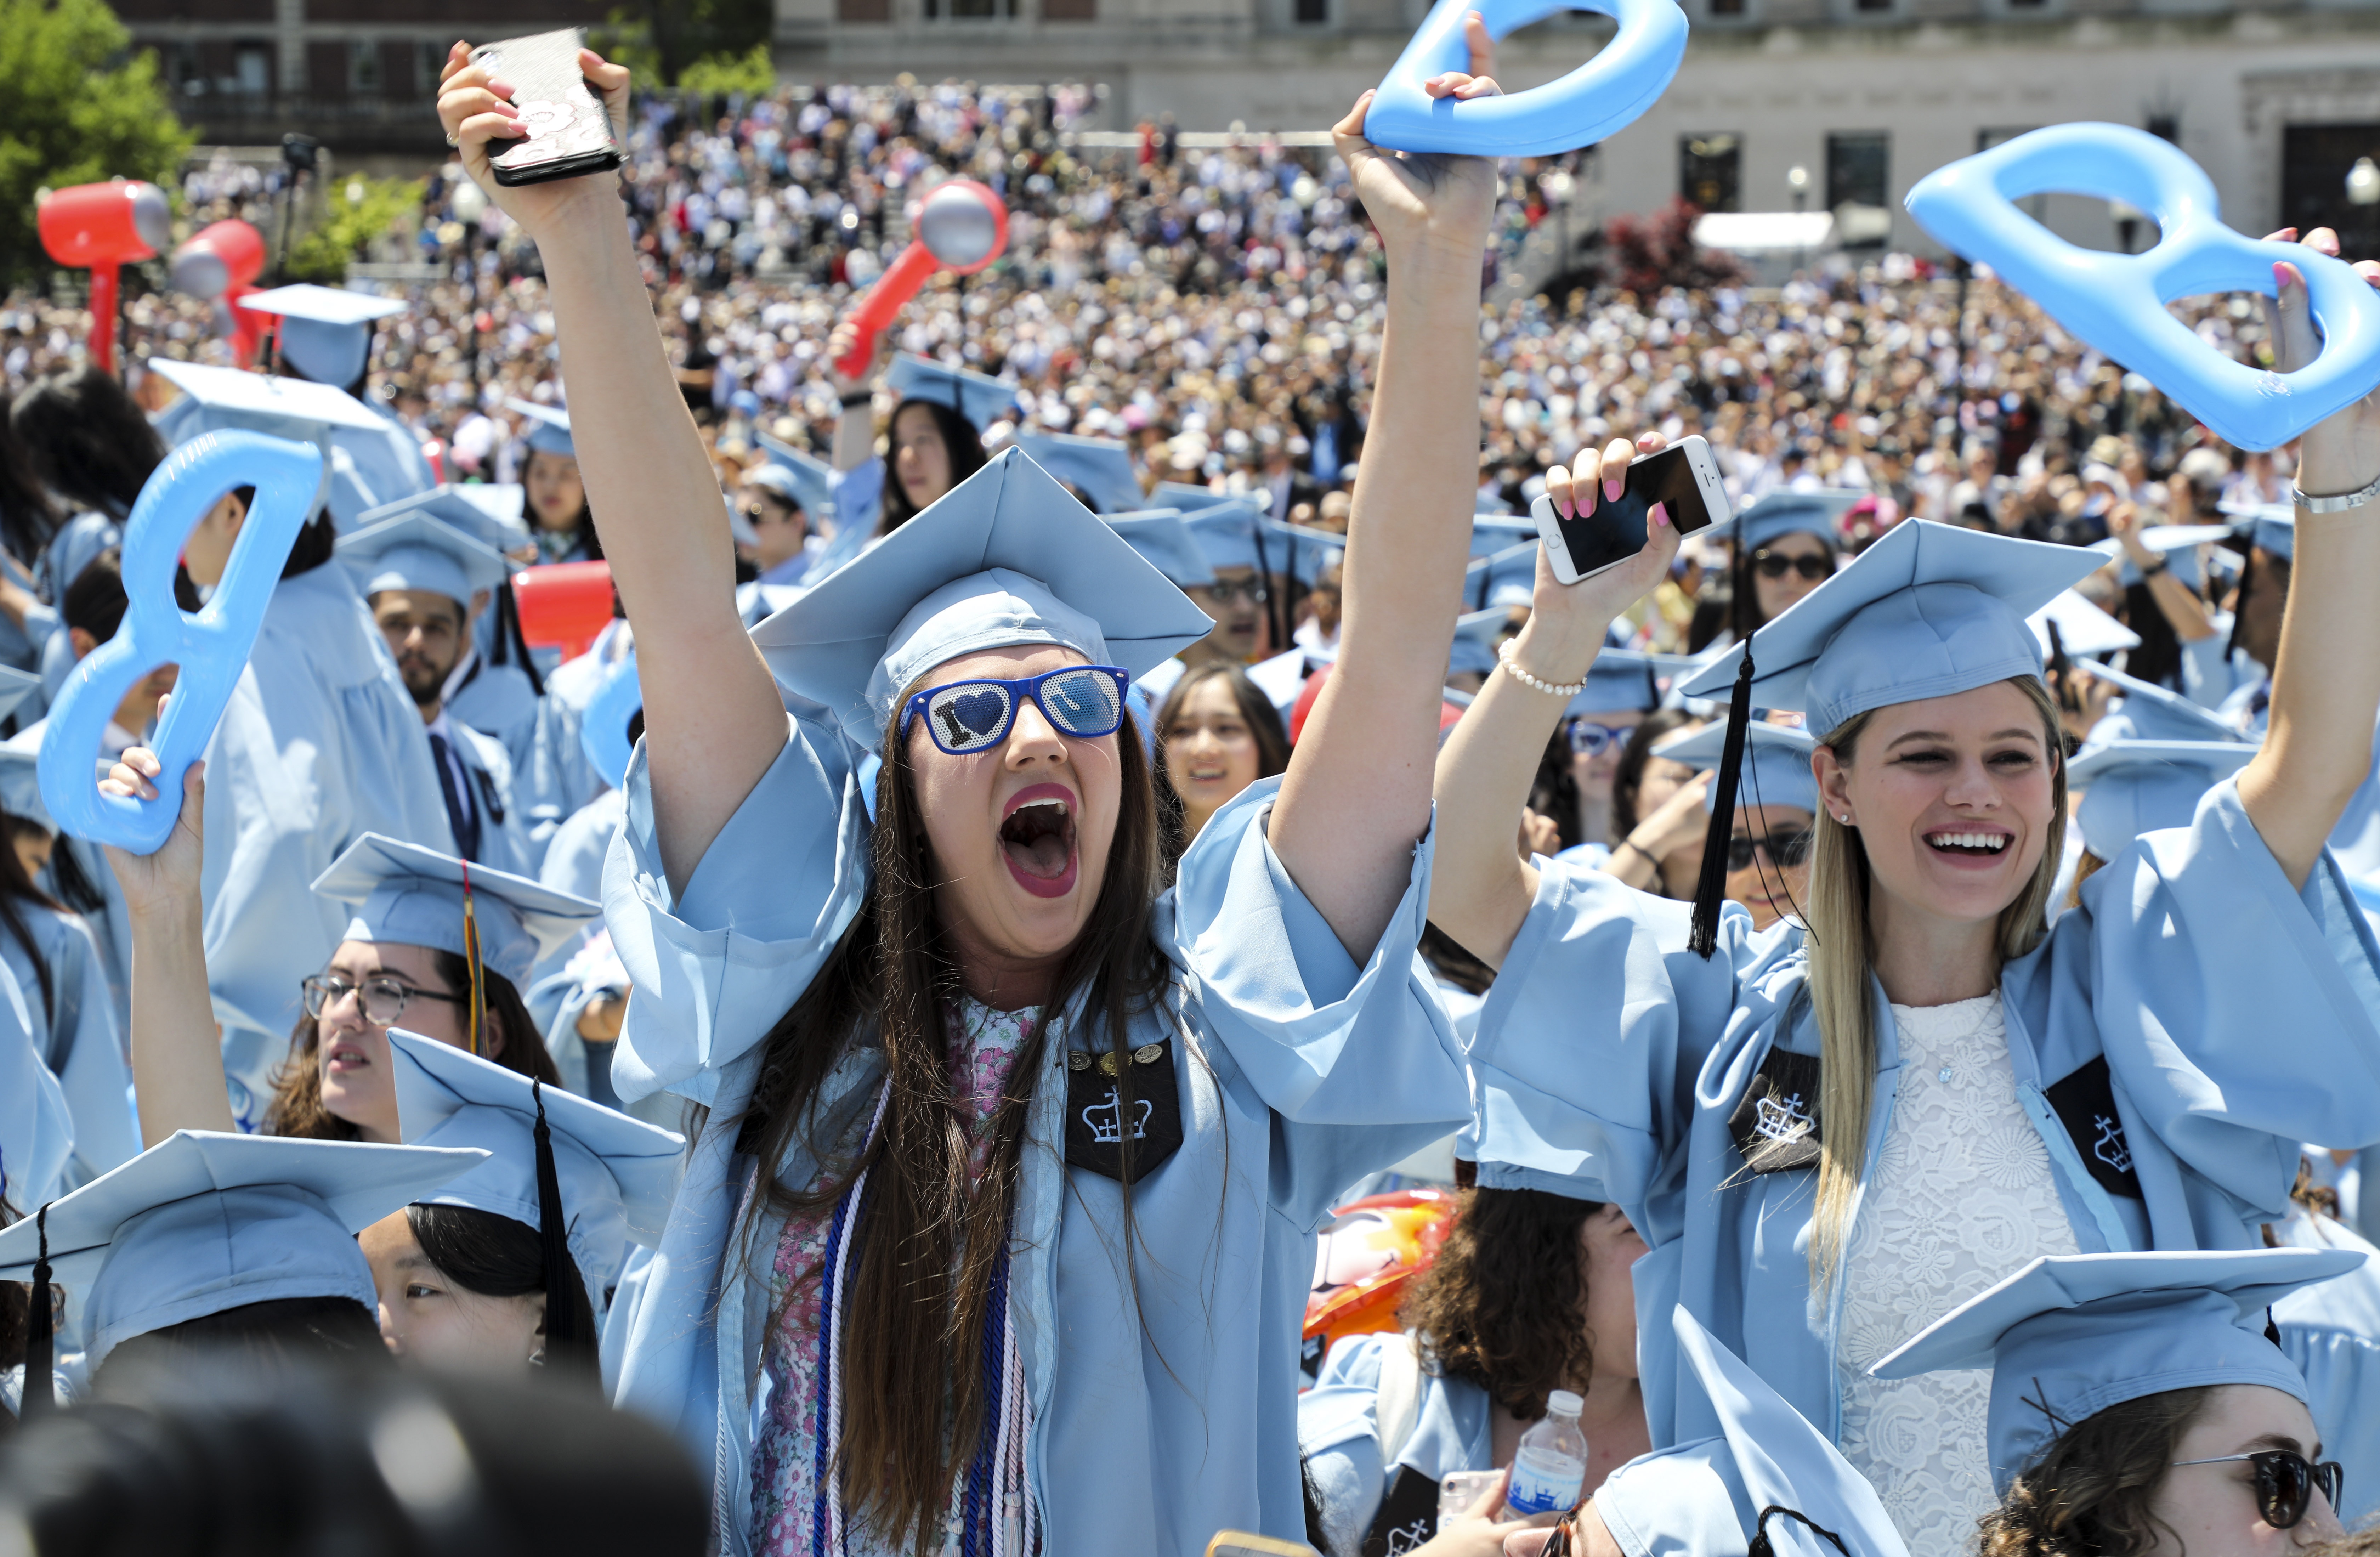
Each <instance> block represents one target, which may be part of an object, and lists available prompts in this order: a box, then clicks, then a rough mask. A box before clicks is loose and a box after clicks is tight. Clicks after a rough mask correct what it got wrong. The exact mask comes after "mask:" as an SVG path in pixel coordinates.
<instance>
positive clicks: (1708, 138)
mask: <svg viewBox="0 0 2380 1557" xmlns="http://www.w3.org/2000/svg"><path fill="white" fill-rule="evenodd" d="M1742 187H1743V137H1741V136H1736V135H1682V136H1680V137H1679V138H1678V195H1679V198H1680V199H1682V200H1683V201H1686V203H1688V204H1689V205H1692V206H1694V207H1696V208H1697V209H1700V210H1703V211H1740V210H1742V209H1743V201H1742V195H1741V191H1742Z"/></svg>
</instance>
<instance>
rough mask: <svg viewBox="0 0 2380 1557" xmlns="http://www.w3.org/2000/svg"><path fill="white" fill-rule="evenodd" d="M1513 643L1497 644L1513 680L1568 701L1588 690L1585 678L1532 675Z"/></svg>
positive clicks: (1499, 661) (1499, 663)
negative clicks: (1563, 680) (1569, 680)
mask: <svg viewBox="0 0 2380 1557" xmlns="http://www.w3.org/2000/svg"><path fill="white" fill-rule="evenodd" d="M1512 643H1513V640H1512V639H1509V638H1508V639H1504V641H1503V642H1501V643H1499V644H1498V645H1496V663H1497V666H1498V667H1499V668H1500V669H1501V670H1502V671H1503V672H1504V674H1505V675H1509V676H1511V677H1512V679H1513V680H1515V681H1517V682H1519V683H1520V684H1521V685H1522V686H1524V687H1527V688H1528V689H1529V690H1530V691H1532V692H1543V693H1544V694H1545V695H1546V696H1547V697H1548V698H1560V699H1562V700H1563V701H1564V702H1568V701H1569V700H1570V699H1573V698H1575V697H1577V696H1578V695H1579V694H1580V693H1581V692H1584V691H1585V690H1586V683H1585V681H1583V680H1582V681H1573V682H1572V683H1571V684H1570V685H1569V686H1567V687H1565V686H1562V685H1561V684H1560V683H1559V682H1553V681H1540V680H1538V679H1537V678H1536V676H1534V675H1530V674H1529V673H1528V672H1527V671H1524V670H1523V669H1522V668H1521V666H1520V663H1519V662H1518V661H1517V660H1516V659H1515V658H1514V656H1513V651H1512ZM1639 852H1642V851H1639Z"/></svg>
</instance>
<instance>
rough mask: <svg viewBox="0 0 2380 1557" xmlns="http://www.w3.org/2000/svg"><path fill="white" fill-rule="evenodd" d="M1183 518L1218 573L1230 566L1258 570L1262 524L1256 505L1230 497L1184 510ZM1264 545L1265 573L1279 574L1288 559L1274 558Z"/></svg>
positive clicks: (1267, 544) (1201, 550)
mask: <svg viewBox="0 0 2380 1557" xmlns="http://www.w3.org/2000/svg"><path fill="white" fill-rule="evenodd" d="M1182 518H1183V522H1184V524H1186V525H1188V526H1189V527H1190V538H1191V539H1192V540H1194V541H1196V542H1197V543H1198V550H1199V551H1200V552H1201V553H1205V555H1206V558H1207V566H1208V567H1211V568H1213V569H1215V570H1216V571H1217V572H1219V573H1220V572H1221V571H1222V570H1223V569H1224V568H1227V567H1245V568H1249V569H1255V568H1257V546H1258V544H1259V541H1258V534H1259V525H1260V521H1259V519H1258V517H1257V505H1255V504H1253V503H1250V502H1249V501H1247V500H1246V499H1245V498H1240V497H1227V498H1224V499H1223V500H1222V501H1221V502H1220V503H1210V504H1208V505H1207V506H1206V507H1204V508H1198V509H1195V510H1189V511H1185V512H1184V515H1183V516H1182ZM1262 544H1263V546H1264V548H1265V553H1266V554H1265V556H1264V558H1263V563H1264V568H1263V571H1265V572H1268V573H1277V572H1279V571H1280V570H1281V564H1282V563H1284V562H1286V561H1288V560H1289V559H1288V557H1287V556H1286V554H1283V555H1281V556H1275V555H1272V554H1271V552H1272V550H1273V548H1272V545H1271V542H1270V541H1269V540H1267V541H1263V542H1262Z"/></svg>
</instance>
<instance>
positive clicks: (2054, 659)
mask: <svg viewBox="0 0 2380 1557" xmlns="http://www.w3.org/2000/svg"><path fill="white" fill-rule="evenodd" d="M2043 620H2044V621H2046V622H2048V625H2049V674H2050V675H2054V676H2056V677H2057V678H2058V707H2060V708H2062V709H2064V710H2065V711H2066V712H2069V713H2080V712H2083V695H2082V693H2081V692H2080V691H2079V690H2078V689H2077V688H2076V687H2075V685H2074V662H2073V661H2072V660H2071V659H2070V658H2069V657H2068V656H2067V653H2066V635H2065V634H2064V633H2061V632H2059V631H2058V624H2057V623H2056V622H2055V621H2051V620H2050V619H2049V618H2047V617H2044V618H2043Z"/></svg>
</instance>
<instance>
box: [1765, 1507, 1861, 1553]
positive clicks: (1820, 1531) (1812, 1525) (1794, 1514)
mask: <svg viewBox="0 0 2380 1557" xmlns="http://www.w3.org/2000/svg"><path fill="white" fill-rule="evenodd" d="M1771 1514H1783V1515H1784V1516H1785V1517H1786V1518H1788V1519H1798V1520H1800V1521H1801V1522H1802V1524H1803V1527H1805V1528H1806V1529H1808V1530H1810V1531H1811V1532H1812V1533H1813V1534H1815V1535H1820V1536H1824V1537H1825V1538H1826V1539H1827V1543H1828V1545H1830V1546H1832V1547H1833V1548H1834V1549H1835V1550H1836V1551H1840V1552H1841V1553H1842V1554H1843V1557H1852V1549H1851V1548H1850V1547H1848V1546H1845V1545H1844V1544H1843V1538H1842V1537H1840V1536H1839V1535H1837V1534H1835V1532H1834V1531H1832V1530H1829V1529H1828V1528H1827V1527H1825V1526H1824V1525H1821V1524H1819V1523H1818V1522H1817V1521H1816V1520H1815V1519H1812V1518H1811V1517H1810V1516H1809V1515H1808V1514H1804V1513H1803V1512H1802V1511H1801V1510H1800V1509H1798V1508H1782V1507H1779V1505H1778V1504H1776V1503H1770V1504H1769V1505H1768V1506H1767V1508H1764V1509H1762V1510H1761V1511H1760V1528H1759V1529H1758V1530H1757V1531H1755V1533H1754V1535H1753V1538H1752V1546H1751V1549H1750V1550H1749V1551H1748V1552H1747V1553H1746V1554H1745V1557H1777V1548H1776V1547H1775V1546H1774V1545H1773V1544H1771V1542H1770V1541H1769V1539H1768V1517H1769V1515H1771Z"/></svg>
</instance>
